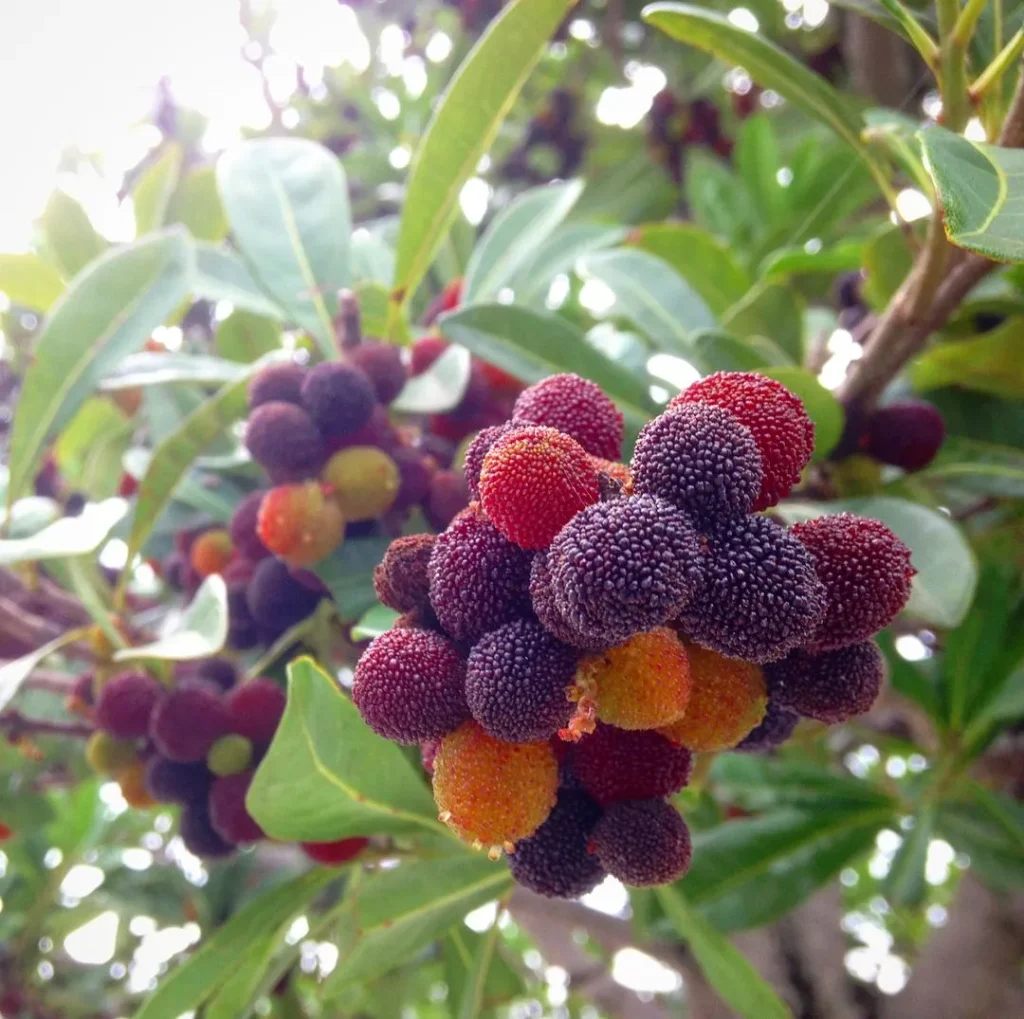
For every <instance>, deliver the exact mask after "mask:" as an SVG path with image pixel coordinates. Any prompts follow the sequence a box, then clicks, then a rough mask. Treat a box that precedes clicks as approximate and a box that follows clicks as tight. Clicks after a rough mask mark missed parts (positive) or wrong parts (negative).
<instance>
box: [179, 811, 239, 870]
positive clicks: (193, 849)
mask: <svg viewBox="0 0 1024 1019" xmlns="http://www.w3.org/2000/svg"><path fill="white" fill-rule="evenodd" d="M178 833H179V834H180V835H181V838H182V840H183V841H184V843H185V848H186V849H187V850H188V851H189V852H190V853H195V855H196V856H200V857H203V858H204V859H217V858H219V857H223V856H230V855H231V854H232V853H233V852H234V851H235V847H234V845H233V843H231V842H228V841H226V840H225V839H223V838H222V837H221V836H220V835H218V834H217V832H216V831H214V829H213V825H212V824H211V823H210V809H209V806H208V805H207V802H206V800H193V801H192V802H190V803H188V804H187V805H186V806H185V807H184V808H183V809H182V811H181V821H180V822H179V824H178Z"/></svg>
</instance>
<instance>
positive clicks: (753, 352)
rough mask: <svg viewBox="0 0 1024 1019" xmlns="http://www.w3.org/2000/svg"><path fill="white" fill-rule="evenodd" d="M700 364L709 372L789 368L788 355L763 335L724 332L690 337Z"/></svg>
mask: <svg viewBox="0 0 1024 1019" xmlns="http://www.w3.org/2000/svg"><path fill="white" fill-rule="evenodd" d="M693 345H694V349H695V350H696V352H697V358H698V360H699V361H700V365H701V367H702V368H703V369H705V370H706V371H708V372H718V371H724V372H755V371H756V372H759V371H767V369H769V368H771V367H772V366H773V365H779V366H781V365H788V364H791V363H792V361H791V359H790V356H789V355H788V354H787V353H786V352H785V351H784V350H782V349H781V348H780V347H778V346H777V345H776V344H774V343H773V342H772V341H771V340H769V339H766V338H765V337H764V336H756V335H755V336H747V337H743V338H741V337H739V336H734V335H733V334H732V333H728V332H726V331H725V330H724V329H702V330H701V331H700V332H698V333H694V336H693Z"/></svg>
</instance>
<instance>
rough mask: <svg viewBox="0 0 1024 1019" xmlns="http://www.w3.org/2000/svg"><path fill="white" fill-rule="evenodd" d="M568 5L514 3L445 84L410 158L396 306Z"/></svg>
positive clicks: (563, 0) (543, 0)
mask: <svg viewBox="0 0 1024 1019" xmlns="http://www.w3.org/2000/svg"><path fill="white" fill-rule="evenodd" d="M570 7H571V0H515V2H514V3H511V4H509V5H507V6H506V7H505V9H504V10H503V11H502V12H501V14H499V15H498V17H497V18H495V19H494V21H492V22H491V24H490V25H489V26H488V28H487V30H486V31H485V32H484V34H483V35H482V36H481V37H480V38H479V40H478V41H477V43H476V45H475V46H474V47H473V49H472V50H471V51H470V53H469V55H468V56H467V57H466V59H465V60H464V61H463V62H462V65H461V66H460V67H459V69H458V71H457V72H456V73H455V76H454V77H453V78H452V80H451V81H450V83H449V84H448V88H447V89H446V90H445V93H444V95H443V96H442V97H441V101H440V102H439V103H438V105H437V107H436V109H435V111H434V115H433V118H432V119H431V121H430V124H429V125H428V126H427V130H426V132H425V133H424V135H423V138H422V139H421V141H420V144H419V148H418V149H417V150H416V153H415V155H414V157H413V161H412V166H411V168H410V170H409V179H408V183H407V184H406V190H405V200H404V203H403V205H402V220H401V225H400V227H399V233H398V243H397V246H396V250H395V278H394V281H393V288H392V289H393V293H392V301H393V303H394V306H395V308H396V310H397V308H398V307H401V306H402V305H404V304H406V303H407V302H408V301H409V299H410V298H411V297H412V294H413V292H414V291H415V289H416V287H417V286H418V285H419V282H420V280H421V279H423V276H424V274H425V273H426V271H427V269H428V268H429V267H430V264H431V262H433V260H434V256H435V255H436V254H437V251H438V249H439V248H440V246H441V243H442V241H443V240H444V238H445V236H446V234H447V232H448V229H449V227H450V226H451V223H452V220H453V219H454V217H455V215H456V213H457V211H458V200H459V192H460V191H461V190H462V187H463V185H464V184H465V183H466V181H467V180H469V178H470V177H471V176H472V174H473V173H474V171H475V170H476V165H477V163H479V161H480V157H481V156H483V155H484V153H486V152H487V150H488V149H489V148H490V147H491V143H492V142H493V141H494V139H495V137H496V136H497V133H498V129H499V128H500V127H501V123H502V121H503V120H504V119H505V116H506V115H507V113H508V111H509V110H510V109H511V107H512V104H513V103H514V102H515V100H516V98H517V96H518V95H519V91H520V89H521V88H522V87H523V84H524V83H525V81H526V79H527V78H528V77H529V75H530V72H531V71H532V70H533V68H534V67H535V66H536V64H537V62H538V61H539V60H540V58H541V55H542V54H543V52H544V49H545V47H546V46H547V43H548V40H549V39H550V38H551V36H552V35H553V34H554V31H555V29H556V28H557V27H558V25H559V24H560V23H561V21H562V19H563V18H564V16H565V14H566V12H567V11H568V10H569V8H570Z"/></svg>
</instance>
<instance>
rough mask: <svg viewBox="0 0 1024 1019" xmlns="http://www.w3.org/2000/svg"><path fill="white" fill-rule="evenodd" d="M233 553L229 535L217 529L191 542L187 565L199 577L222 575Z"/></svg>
mask: <svg viewBox="0 0 1024 1019" xmlns="http://www.w3.org/2000/svg"><path fill="white" fill-rule="evenodd" d="M233 552H234V546H233V545H232V544H231V535H230V534H228V532H227V531H226V530H224V529H222V528H217V529H216V530H212V531H207V532H206V533H205V534H201V535H199V537H198V538H196V540H195V541H194V542H192V548H191V550H190V551H189V556H188V559H189V565H190V566H191V567H192V569H194V570H195V571H196V573H198V574H199V576H200V577H209V576H210V575H211V574H214V573H223V571H224V569H225V568H226V567H227V565H228V563H229V562H231V556H232V553H233Z"/></svg>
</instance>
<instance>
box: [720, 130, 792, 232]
mask: <svg viewBox="0 0 1024 1019" xmlns="http://www.w3.org/2000/svg"><path fill="white" fill-rule="evenodd" d="M732 161H733V164H734V165H735V167H736V169H737V171H738V172H739V175H740V178H741V179H742V180H743V183H744V184H745V185H746V187H747V191H748V192H749V193H750V196H751V197H752V198H753V199H754V205H755V206H756V207H757V211H758V215H759V216H760V218H761V219H762V220H763V221H764V222H765V223H767V224H772V223H775V222H777V221H778V220H780V219H782V218H783V217H784V216H785V214H786V206H787V205H788V199H789V195H788V193H787V191H786V189H785V188H784V187H783V186H782V185H781V184H780V183H779V180H778V172H779V170H780V169H781V168H782V165H783V161H782V153H781V151H780V149H779V140H778V138H777V137H776V135H775V129H774V128H773V126H772V121H771V118H770V117H769V116H768V114H767V113H756V114H754V116H752V117H748V118H747V119H746V120H744V121H743V122H742V123H741V124H740V126H739V129H738V131H737V132H736V145H735V148H734V149H733V153H732Z"/></svg>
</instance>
